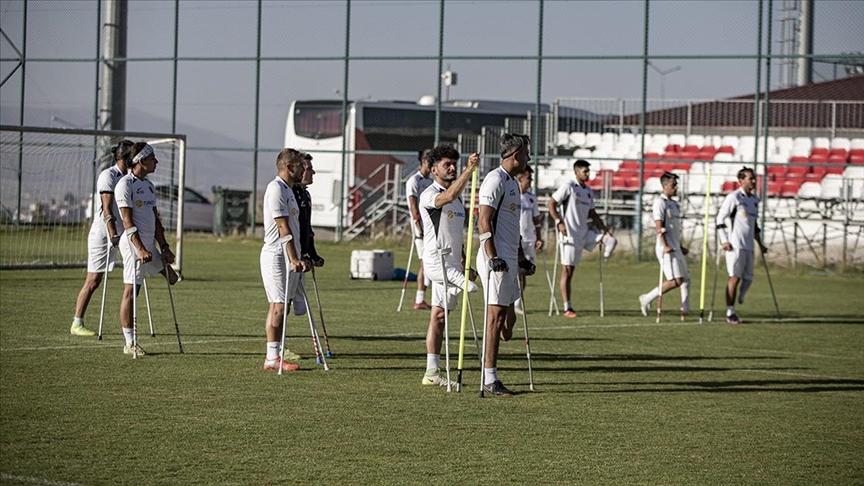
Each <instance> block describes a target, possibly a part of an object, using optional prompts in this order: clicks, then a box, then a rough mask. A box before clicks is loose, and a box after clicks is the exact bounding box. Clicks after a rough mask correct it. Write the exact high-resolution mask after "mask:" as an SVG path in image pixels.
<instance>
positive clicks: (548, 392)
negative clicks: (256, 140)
mask: <svg viewBox="0 0 864 486" xmlns="http://www.w3.org/2000/svg"><path fill="white" fill-rule="evenodd" d="M361 246H363V244H358V245H354V246H353V247H355V248H356V247H361ZM321 247H322V248H321V253H322V254H323V255H324V256H325V257H326V258H327V266H326V267H324V268H323V269H321V271H320V273H319V274H318V280H319V283H320V286H321V289H322V300H323V302H324V311H325V318H326V319H327V328H328V331H329V334H330V341H331V347H332V349H333V353H334V357H333V359H332V360H331V361H330V363H331V366H332V370H331V371H330V372H327V373H325V372H324V371H323V370H322V369H321V367H320V366H316V365H315V360H314V357H313V358H312V359H309V357H310V356H313V355H312V346H311V342H310V340H309V337H308V324H307V323H306V321H305V320H304V319H301V318H296V317H293V316H292V317H291V318H290V319H289V333H290V337H291V341H290V347H291V348H292V350H296V351H298V352H300V353H301V354H303V355H304V358H305V359H303V360H302V361H301V365H302V369H301V371H299V372H295V373H289V374H286V375H285V376H282V377H279V376H277V375H276V374H275V373H273V372H265V371H262V370H261V364H262V358H263V353H264V343H263V341H264V338H263V329H262V328H263V318H264V315H265V310H266V299H265V296H264V292H263V288H262V286H261V282H260V275H259V271H258V254H259V250H260V243H259V242H258V241H257V240H251V239H226V240H222V241H221V242H217V240H215V239H211V238H208V237H192V238H189V239H188V240H187V241H186V248H185V258H186V261H185V263H184V273H185V276H186V279H185V280H184V281H183V282H180V283H179V284H178V285H177V286H176V287H175V291H174V298H175V299H176V302H177V312H178V317H179V321H180V328H181V332H182V336H183V340H184V347H185V349H186V354H185V355H182V356H181V355H179V354H178V353H177V343H176V339H175V338H174V336H173V323H172V320H171V310H170V306H169V304H168V295H167V290H166V289H165V286H164V282H163V281H160V280H156V279H153V280H151V282H150V283H151V299H152V301H153V307H154V320H155V325H156V330H157V334H158V337H156V338H151V337H149V336H146V335H144V336H142V338H141V342H142V345H143V346H144V347H145V348H146V349H147V351H148V352H149V353H150V355H148V356H146V357H144V358H143V359H140V360H138V361H133V360H132V359H130V357H129V356H125V355H123V354H122V351H121V346H122V336H121V335H120V332H119V329H118V324H117V318H116V315H117V312H118V300H119V286H118V285H117V283H118V281H117V280H118V277H119V274H118V273H116V272H115V273H114V274H112V275H111V277H110V279H109V299H110V300H109V302H108V306H107V307H108V311H107V312H108V315H109V316H110V320H109V323H110V325H109V327H108V330H109V331H110V333H109V334H108V335H107V336H106V339H105V341H104V342H101V343H100V342H98V341H97V340H96V338H80V337H73V336H70V335H69V334H68V329H69V325H70V323H71V316H72V312H73V310H74V301H75V296H76V294H77V291H78V289H79V288H80V286H81V283H82V281H83V276H84V274H83V271H82V270H43V271H3V272H0V484H21V483H38V484H61V483H63V484H66V483H79V484H292V483H302V484H309V483H332V484H465V483H467V484H477V483H481V482H486V483H491V484H495V483H510V484H541V483H542V484H548V483H587V484H602V483H605V484H861V483H862V482H864V461H862V459H861V458H862V457H864V299H862V297H864V277H862V276H861V275H833V276H829V275H824V274H809V273H805V272H797V273H793V272H788V271H787V272H784V271H781V270H780V269H773V271H772V277H773V278H774V285H775V287H776V290H777V292H778V298H779V300H780V306H781V310H782V311H783V315H784V319H783V321H781V322H777V321H776V320H775V319H773V313H774V311H773V304H772V301H771V296H770V293H769V291H768V285H767V282H766V280H765V278H764V273H763V272H762V269H761V267H759V268H757V280H756V282H755V283H754V285H753V288H752V289H751V291H750V294H749V296H748V301H747V303H746V304H745V305H744V306H741V307H740V309H739V315H740V316H741V317H742V319H744V321H745V324H743V325H740V326H730V325H727V324H725V323H724V324H720V323H713V324H703V325H699V324H698V319H697V316H698V311H697V312H696V313H694V314H693V315H692V316H691V317H690V319H689V320H688V321H687V322H684V323H682V322H680V321H679V319H678V316H677V315H673V314H670V315H668V316H667V317H664V319H663V322H662V323H661V324H655V323H654V320H653V318H644V317H642V315H641V314H640V313H639V310H638V305H637V300H636V297H637V296H638V295H639V294H640V293H642V292H645V291H646V290H647V289H649V288H650V287H651V286H652V284H655V285H656V278H657V275H656V264H651V263H633V262H630V261H618V262H612V263H609V264H608V265H604V269H603V270H604V277H605V295H606V317H605V318H602V319H601V318H600V317H599V315H598V312H597V309H598V296H599V292H598V289H597V261H596V259H594V258H587V257H586V259H585V260H584V261H583V263H582V266H581V267H580V268H579V269H578V270H577V274H576V282H577V283H576V309H577V311H578V312H579V313H580V317H579V318H578V319H576V320H572V319H566V318H564V317H552V318H550V317H547V315H546V309H547V304H548V290H546V289H545V282H544V280H543V279H544V277H543V276H542V266H541V272H540V273H539V274H538V276H536V277H532V279H531V280H530V283H529V288H528V292H527V295H526V301H527V303H528V308H529V324H530V330H531V345H532V346H531V350H532V355H533V358H534V360H533V365H534V377H535V381H536V387H537V391H536V392H533V393H532V392H529V391H528V374H527V367H526V362H525V353H524V352H525V347H524V343H523V342H522V341H521V340H520V339H514V340H513V341H512V342H510V343H506V344H504V345H503V346H502V356H503V357H502V360H501V362H500V363H499V367H500V369H501V376H502V379H503V380H504V382H505V383H506V384H507V385H508V386H510V387H511V388H514V389H515V390H516V391H518V392H520V394H519V395H517V396H515V397H509V398H494V397H493V398H485V399H482V400H481V399H479V398H477V387H478V380H479V374H478V371H477V369H478V363H477V358H476V351H475V349H474V347H473V343H471V344H469V345H467V346H466V360H465V366H466V372H465V384H466V390H465V391H464V392H463V393H461V394H456V393H452V394H449V395H448V394H447V393H446V392H445V390H444V389H443V388H435V389H430V388H426V387H421V386H420V379H421V377H422V373H423V369H424V367H425V351H424V344H423V339H424V336H425V329H426V325H427V319H428V314H425V313H423V312H420V311H414V310H403V311H402V312H401V313H396V306H397V303H398V299H399V293H400V288H401V282H369V281H356V280H355V281H352V280H350V279H349V278H348V268H349V264H348V262H349V256H350V250H351V249H352V246H351V245H342V246H335V245H328V244H322V245H321ZM363 247H364V248H371V247H369V246H363ZM396 258H397V260H396V261H397V266H402V265H404V261H405V260H406V259H407V248H405V249H399V250H398V251H396ZM691 271H692V272H693V274H694V279H696V280H697V281H696V282H694V286H693V287H694V291H693V294H694V295H693V307H696V308H697V309H698V302H699V290H698V278H699V266H698V264H697V263H696V262H691ZM708 287H709V289H710V282H709V286H708ZM411 288H413V286H412V287H409V292H408V294H409V295H406V302H408V303H410V299H411V297H412V292H411V291H410V289H411ZM667 296H668V298H667V300H666V302H667V304H668V308H670V309H671V308H673V305H672V304H671V302H674V301H676V300H677V299H678V294H677V291H673V293H670V294H667ZM481 299H482V297H479V296H478V297H475V298H474V299H473V300H472V302H473V303H474V308H475V313H476V316H477V319H478V322H482V316H481V313H480V309H481V307H482V303H481ZM720 300H721V299H720V298H719V297H718V303H719V302H720ZM142 302H143V299H142ZM313 305H314V304H313ZM717 309H718V314H719V315H721V316H722V313H723V309H722V306H721V305H719V304H718V305H717ZM142 315H143V314H142ZM458 315H459V313H458V312H457V313H454V316H455V317H454V325H453V327H454V328H455V329H456V330H455V331H454V332H453V334H452V335H453V338H454V342H456V340H457V338H458ZM98 317H99V296H98V294H97V296H96V297H94V300H93V302H92V303H91V306H90V310H89V312H88V314H87V323H88V326H89V327H91V328H95V327H96V326H97V325H98ZM141 320H142V321H144V322H145V324H144V325H145V326H146V319H141ZM469 329H470V327H469ZM469 334H470V333H469ZM516 336H521V327H520V328H518V329H517V332H516ZM457 349H458V347H457V346H456V345H454V346H453V347H452V350H453V354H454V362H453V368H454V369H455V368H456V363H455V354H456V351H457ZM856 458H857V459H856Z"/></svg>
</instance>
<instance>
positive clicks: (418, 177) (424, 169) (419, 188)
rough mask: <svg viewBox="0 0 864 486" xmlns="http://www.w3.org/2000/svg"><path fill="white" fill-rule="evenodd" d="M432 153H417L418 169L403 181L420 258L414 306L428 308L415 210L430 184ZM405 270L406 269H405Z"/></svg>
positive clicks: (421, 236) (420, 232) (419, 226)
mask: <svg viewBox="0 0 864 486" xmlns="http://www.w3.org/2000/svg"><path fill="white" fill-rule="evenodd" d="M431 154H432V149H426V150H424V151H422V152H420V153H419V154H417V160H419V161H420V169H419V170H418V171H417V172H415V173H414V175H412V176H411V177H409V178H408V181H407V182H405V194H406V195H407V197H408V211H409V212H410V213H411V233H412V235H413V236H414V246H415V247H416V249H417V259H418V260H420V269H419V270H417V294H416V295H415V297H414V308H415V309H422V310H429V309H430V308H431V307H429V304H427V303H426V286H427V285H428V283H429V282H427V281H426V280H427V278H426V276H425V274H424V272H423V254H424V252H423V240H424V233H423V222H422V221H421V220H420V212H419V211H418V210H417V201H418V200H419V199H420V194H423V191H425V190H426V188H427V187H429V186H431V185H432V177H430V174H431V166H430V159H429V156H430V155H431ZM405 271H406V272H407V271H408V269H406V270H405Z"/></svg>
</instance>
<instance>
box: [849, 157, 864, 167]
mask: <svg viewBox="0 0 864 486" xmlns="http://www.w3.org/2000/svg"><path fill="white" fill-rule="evenodd" d="M849 163H850V164H855V165H864V155H850V156H849Z"/></svg>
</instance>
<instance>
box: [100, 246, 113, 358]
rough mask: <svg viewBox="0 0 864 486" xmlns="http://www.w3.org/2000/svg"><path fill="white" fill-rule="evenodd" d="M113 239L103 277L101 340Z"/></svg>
mask: <svg viewBox="0 0 864 486" xmlns="http://www.w3.org/2000/svg"><path fill="white" fill-rule="evenodd" d="M111 246H112V245H111V240H110V239H109V240H108V258H107V259H106V260H105V273H104V275H103V277H102V305H101V306H99V341H101V340H102V324H103V323H104V322H105V293H106V292H107V291H108V273H109V268H110V266H111V256H112V255H111Z"/></svg>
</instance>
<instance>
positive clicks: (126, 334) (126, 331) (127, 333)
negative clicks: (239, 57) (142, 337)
mask: <svg viewBox="0 0 864 486" xmlns="http://www.w3.org/2000/svg"><path fill="white" fill-rule="evenodd" d="M121 329H123V337H124V338H126V344H132V329H127V328H125V327H123V328H121Z"/></svg>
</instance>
